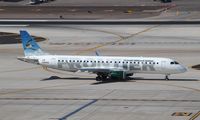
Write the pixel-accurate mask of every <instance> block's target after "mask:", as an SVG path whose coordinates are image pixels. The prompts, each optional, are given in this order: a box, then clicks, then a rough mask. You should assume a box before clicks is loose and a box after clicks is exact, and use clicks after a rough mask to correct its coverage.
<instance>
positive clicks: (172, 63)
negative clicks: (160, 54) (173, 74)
mask: <svg viewBox="0 0 200 120" xmlns="http://www.w3.org/2000/svg"><path fill="white" fill-rule="evenodd" d="M170 64H171V65H174V64H176V65H177V64H179V63H178V62H176V61H173V62H170Z"/></svg>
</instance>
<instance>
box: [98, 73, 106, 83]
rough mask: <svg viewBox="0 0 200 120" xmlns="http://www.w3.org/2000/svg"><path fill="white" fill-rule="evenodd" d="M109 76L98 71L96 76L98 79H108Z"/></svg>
mask: <svg viewBox="0 0 200 120" xmlns="http://www.w3.org/2000/svg"><path fill="white" fill-rule="evenodd" d="M107 78H108V74H105V73H98V74H97V77H96V81H106V80H107Z"/></svg>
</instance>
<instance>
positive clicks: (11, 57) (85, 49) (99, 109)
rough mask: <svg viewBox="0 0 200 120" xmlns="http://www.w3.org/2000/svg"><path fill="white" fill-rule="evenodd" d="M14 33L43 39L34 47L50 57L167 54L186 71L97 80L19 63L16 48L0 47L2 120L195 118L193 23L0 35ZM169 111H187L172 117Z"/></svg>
mask: <svg viewBox="0 0 200 120" xmlns="http://www.w3.org/2000/svg"><path fill="white" fill-rule="evenodd" d="M20 29H26V30H28V31H29V32H30V33H31V34H32V35H36V36H42V37H46V38H47V40H46V41H43V42H40V43H39V44H40V46H41V47H42V48H43V49H44V50H45V51H48V52H50V53H52V54H71V55H78V54H79V55H95V53H94V51H95V50H96V49H95V47H97V49H98V50H99V51H100V54H101V55H114V56H157V57H169V58H172V59H176V60H177V61H179V62H180V63H181V64H183V65H185V66H187V67H188V72H186V73H183V74H177V75H171V76H170V79H171V80H170V81H166V80H164V76H163V75H148V74H135V75H134V76H133V78H134V79H133V80H130V81H118V82H110V83H98V82H96V81H95V76H96V75H93V74H88V73H69V72H62V71H56V70H45V69H42V68H41V67H40V66H36V65H31V64H28V63H24V62H21V61H18V60H17V59H16V57H17V56H23V51H22V47H21V44H12V45H11V44H4V45H0V63H1V65H0V118H3V120H13V119H15V120H27V119H29V120H49V119H59V120H64V119H67V120H102V119H104V120H147V119H148V120H188V119H190V118H191V119H193V120H194V119H195V120H199V119H200V117H199V116H198V115H199V111H200V94H199V93H200V88H199V86H200V82H199V78H200V74H199V71H197V70H193V69H190V66H192V65H195V64H199V61H200V56H199V53H200V40H199V38H200V34H199V31H200V26H199V25H155V26H153V25H135V26H134V25H127V26H125V25H118V26H117V25H116V26H113V25H106V26H104V25H101V26H98V25H61V26H53V25H52V26H36V25H35V26H15V27H14V26H13V27H11V26H10V27H9V26H1V27H0V31H1V32H14V33H18V32H19V30H20ZM102 44H103V45H102ZM100 45H102V46H100ZM51 76H59V77H61V78H60V79H51V78H50V77H51ZM48 78H49V79H48ZM174 112H188V113H192V114H191V115H190V116H172V114H173V113H174ZM195 115H196V116H197V117H196V118H195Z"/></svg>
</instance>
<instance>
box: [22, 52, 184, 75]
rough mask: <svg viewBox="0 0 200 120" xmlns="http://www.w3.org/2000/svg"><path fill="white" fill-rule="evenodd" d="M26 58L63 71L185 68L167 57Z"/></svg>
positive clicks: (173, 70)
mask: <svg viewBox="0 0 200 120" xmlns="http://www.w3.org/2000/svg"><path fill="white" fill-rule="evenodd" d="M25 58H27V59H38V64H40V65H42V66H45V67H49V68H53V69H59V70H64V71H71V72H76V71H79V70H85V71H90V69H93V70H94V69H97V71H98V69H111V70H118V71H119V70H121V71H125V72H126V73H127V74H129V73H149V74H165V75H170V74H177V73H183V72H185V71H186V68H185V67H184V66H182V65H180V64H178V63H177V62H175V61H174V60H172V59H169V58H156V57H114V56H64V55H43V56H27V57H25Z"/></svg>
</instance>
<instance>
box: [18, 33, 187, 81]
mask: <svg viewBox="0 0 200 120" xmlns="http://www.w3.org/2000/svg"><path fill="white" fill-rule="evenodd" d="M20 36H21V40H22V46H23V49H24V55H25V56H24V57H18V60H21V61H24V62H28V63H33V64H37V65H41V66H43V67H46V68H52V69H57V70H63V71H69V72H77V71H81V72H89V73H94V74H97V77H96V80H97V81H106V80H110V79H112V80H120V79H121V80H126V79H127V78H128V77H129V76H132V75H133V74H135V73H146V74H163V75H165V79H166V80H169V77H168V76H169V75H171V74H178V73H184V72H186V71H187V68H186V67H185V66H183V65H181V64H179V63H178V62H177V61H175V60H172V59H169V58H159V57H116V56H99V54H98V56H78V55H51V54H49V53H47V52H44V51H43V50H42V49H41V48H40V46H39V45H38V44H37V43H36V41H35V40H34V38H32V37H31V36H30V35H29V33H28V32H27V31H25V30H20Z"/></svg>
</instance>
